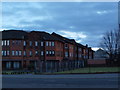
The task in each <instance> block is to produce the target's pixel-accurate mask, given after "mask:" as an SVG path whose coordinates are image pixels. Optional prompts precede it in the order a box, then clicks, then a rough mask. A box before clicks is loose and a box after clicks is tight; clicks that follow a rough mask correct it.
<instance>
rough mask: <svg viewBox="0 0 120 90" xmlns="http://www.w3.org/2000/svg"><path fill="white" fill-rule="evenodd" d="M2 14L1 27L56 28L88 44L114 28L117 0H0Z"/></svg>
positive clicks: (29, 29)
mask: <svg viewBox="0 0 120 90" xmlns="http://www.w3.org/2000/svg"><path fill="white" fill-rule="evenodd" d="M2 15H3V17H2V19H3V21H2V24H3V28H2V29H5V30H8V29H14V30H26V31H32V30H36V31H46V32H49V33H52V32H56V33H58V34H60V35H62V36H65V37H67V38H71V39H75V40H76V41H77V42H79V43H81V44H83V45H85V44H88V46H90V47H92V48H96V47H99V44H100V41H101V38H102V36H103V35H104V33H105V32H106V31H109V30H113V29H117V28H118V3H117V2H114V3H113V2H106V3H105V2H103V3H102V2H96V3H95V2H91V3H88V2H84V3H83V2H60V3H59V2H56V3H55V2H45V3H43V2H36V3H33V2H26V3H25V2H16V3H15V2H7V3H5V2H4V3H2ZM2 29H1V30H2Z"/></svg>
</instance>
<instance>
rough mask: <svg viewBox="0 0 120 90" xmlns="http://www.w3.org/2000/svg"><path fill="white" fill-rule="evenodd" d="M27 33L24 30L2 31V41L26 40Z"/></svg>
mask: <svg viewBox="0 0 120 90" xmlns="http://www.w3.org/2000/svg"><path fill="white" fill-rule="evenodd" d="M26 34H27V32H25V31H22V30H4V31H2V39H24V36H25V35H26Z"/></svg>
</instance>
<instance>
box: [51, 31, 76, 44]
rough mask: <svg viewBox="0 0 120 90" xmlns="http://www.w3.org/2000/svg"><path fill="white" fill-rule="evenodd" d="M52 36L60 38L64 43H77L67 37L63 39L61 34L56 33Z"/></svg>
mask: <svg viewBox="0 0 120 90" xmlns="http://www.w3.org/2000/svg"><path fill="white" fill-rule="evenodd" d="M51 35H53V36H54V37H56V38H59V39H61V40H62V41H63V42H68V43H72V44H73V43H75V40H74V39H68V38H66V37H63V36H61V35H59V34H56V33H55V32H53V33H52V34H51Z"/></svg>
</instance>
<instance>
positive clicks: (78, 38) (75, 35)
mask: <svg viewBox="0 0 120 90" xmlns="http://www.w3.org/2000/svg"><path fill="white" fill-rule="evenodd" d="M58 33H60V34H61V35H62V36H64V37H67V38H71V39H75V40H76V41H77V42H79V43H80V42H81V41H82V39H84V38H87V35H85V34H84V33H83V32H70V31H67V30H60V31H58Z"/></svg>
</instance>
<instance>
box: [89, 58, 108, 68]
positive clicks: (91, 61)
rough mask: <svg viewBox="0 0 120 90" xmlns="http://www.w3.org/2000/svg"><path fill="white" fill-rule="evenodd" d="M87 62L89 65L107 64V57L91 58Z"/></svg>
mask: <svg viewBox="0 0 120 90" xmlns="http://www.w3.org/2000/svg"><path fill="white" fill-rule="evenodd" d="M87 64H88V65H89V66H106V60H105V59H89V60H88V61H87Z"/></svg>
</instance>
